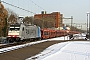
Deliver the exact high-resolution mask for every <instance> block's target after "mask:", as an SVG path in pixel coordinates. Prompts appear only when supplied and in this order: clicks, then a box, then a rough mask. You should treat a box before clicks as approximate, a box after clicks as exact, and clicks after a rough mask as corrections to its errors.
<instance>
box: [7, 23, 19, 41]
mask: <svg viewBox="0 0 90 60" xmlns="http://www.w3.org/2000/svg"><path fill="white" fill-rule="evenodd" d="M7 41H8V42H14V41H16V42H19V41H20V24H14V25H10V28H9V30H8V36H7Z"/></svg>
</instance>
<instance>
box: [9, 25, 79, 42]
mask: <svg viewBox="0 0 90 60" xmlns="http://www.w3.org/2000/svg"><path fill="white" fill-rule="evenodd" d="M78 33H79V32H76V31H68V30H54V29H48V28H43V29H41V28H40V27H39V26H36V25H25V24H12V25H10V27H9V29H8V36H7V41H8V42H20V41H26V40H29V41H34V40H43V39H49V38H55V37H61V36H66V35H67V34H78Z"/></svg>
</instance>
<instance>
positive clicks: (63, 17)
mask: <svg viewBox="0 0 90 60" xmlns="http://www.w3.org/2000/svg"><path fill="white" fill-rule="evenodd" d="M63 19H70V20H71V30H72V24H73V16H71V18H65V17H63Z"/></svg>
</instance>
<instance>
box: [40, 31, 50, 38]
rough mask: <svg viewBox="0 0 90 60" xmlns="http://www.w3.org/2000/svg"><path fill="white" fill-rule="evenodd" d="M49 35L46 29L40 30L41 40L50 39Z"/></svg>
mask: <svg viewBox="0 0 90 60" xmlns="http://www.w3.org/2000/svg"><path fill="white" fill-rule="evenodd" d="M49 34H50V33H49V30H48V29H41V39H48V38H49V37H50V36H49Z"/></svg>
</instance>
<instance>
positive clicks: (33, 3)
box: [30, 0, 45, 10]
mask: <svg viewBox="0 0 90 60" xmlns="http://www.w3.org/2000/svg"><path fill="white" fill-rule="evenodd" d="M30 1H31V2H32V3H33V4H34V5H36V6H37V7H39V8H41V9H42V10H45V9H44V8H42V7H40V6H39V5H37V4H36V3H35V2H33V1H32V0H30Z"/></svg>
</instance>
